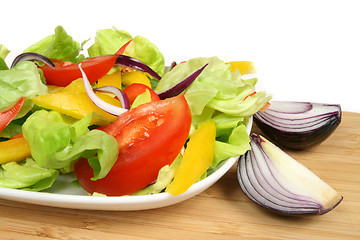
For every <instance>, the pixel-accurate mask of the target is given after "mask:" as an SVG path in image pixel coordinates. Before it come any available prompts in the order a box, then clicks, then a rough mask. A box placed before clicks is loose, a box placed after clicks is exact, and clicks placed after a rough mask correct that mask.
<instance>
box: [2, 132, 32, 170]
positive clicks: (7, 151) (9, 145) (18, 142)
mask: <svg viewBox="0 0 360 240" xmlns="http://www.w3.org/2000/svg"><path fill="white" fill-rule="evenodd" d="M28 157H31V151H30V145H29V143H28V141H27V140H26V139H25V138H23V137H20V138H14V139H10V140H7V141H4V142H0V164H4V163H8V162H21V161H23V160H25V159H26V158H28Z"/></svg>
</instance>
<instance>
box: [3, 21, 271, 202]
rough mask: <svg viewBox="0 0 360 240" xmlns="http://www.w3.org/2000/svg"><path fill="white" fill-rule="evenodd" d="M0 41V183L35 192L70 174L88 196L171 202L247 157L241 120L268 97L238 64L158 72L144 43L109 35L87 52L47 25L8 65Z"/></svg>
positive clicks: (204, 60)
mask: <svg viewBox="0 0 360 240" xmlns="http://www.w3.org/2000/svg"><path fill="white" fill-rule="evenodd" d="M90 37H91V36H90ZM2 44H3V45H0V96H1V97H0V111H1V112H0V130H1V131H0V137H1V142H0V152H1V154H0V164H1V167H0V187H5V188H14V189H22V190H30V191H44V190H46V189H47V188H49V187H51V186H52V184H53V183H54V181H56V179H57V177H58V176H59V175H61V174H73V175H75V176H76V179H77V180H76V181H75V182H74V184H76V185H78V186H79V187H82V188H84V189H85V190H86V191H87V192H88V193H89V194H102V195H105V196H123V195H145V194H156V193H160V192H164V191H166V192H168V193H170V194H172V195H179V194H181V193H183V192H185V191H186V190H187V189H188V188H189V187H190V186H191V185H192V184H194V183H195V182H197V181H199V180H201V179H203V178H205V177H206V176H207V175H209V174H211V173H212V172H213V171H214V170H215V169H216V167H217V166H218V165H219V164H221V163H222V162H223V161H225V160H226V159H228V158H230V157H233V156H239V155H242V154H244V153H245V152H246V151H247V150H249V149H250V146H249V142H250V139H249V136H248V134H247V132H246V124H247V122H248V119H249V117H251V116H252V115H253V114H254V113H256V112H257V111H259V110H261V109H262V108H264V107H266V106H267V103H268V101H269V100H270V98H271V97H270V96H269V95H267V94H266V93H265V92H262V91H260V92H255V84H256V82H257V79H256V78H250V79H248V78H244V77H243V75H242V73H244V71H242V70H243V69H247V67H248V65H244V64H242V62H224V61H223V60H220V59H218V58H217V57H199V58H194V59H184V61H183V62H181V63H175V62H174V63H173V64H172V65H171V66H167V67H166V66H165V60H164V56H163V54H162V53H161V51H160V50H159V49H158V47H157V46H155V45H154V44H153V43H152V42H150V41H149V40H148V39H147V38H145V37H142V36H135V37H133V36H131V35H130V33H128V32H126V31H123V30H118V29H116V28H112V29H103V30H98V31H97V33H96V36H95V41H94V43H93V44H92V45H91V46H89V47H86V45H87V44H88V42H87V41H84V42H81V43H80V42H77V41H75V40H74V39H73V38H72V37H71V36H69V35H68V34H67V33H66V31H65V30H64V28H63V27H61V26H58V27H56V29H55V33H54V34H52V35H49V36H48V37H46V38H44V39H41V40H39V42H37V43H35V44H33V45H32V46H19V47H27V48H26V49H25V50H24V51H23V53H22V54H20V55H19V56H18V57H17V58H15V59H14V61H13V62H12V64H11V66H8V65H7V64H6V62H5V58H6V56H7V54H8V53H9V50H8V49H7V48H6V47H5V45H6V43H2ZM244 66H245V67H244ZM248 70H249V69H247V70H246V71H248ZM246 71H245V73H247V72H246Z"/></svg>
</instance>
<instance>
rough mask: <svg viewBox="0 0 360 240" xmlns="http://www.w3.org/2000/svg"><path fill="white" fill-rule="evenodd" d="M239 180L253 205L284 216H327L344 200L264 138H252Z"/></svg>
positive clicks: (244, 156)
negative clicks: (255, 204)
mask: <svg viewBox="0 0 360 240" xmlns="http://www.w3.org/2000/svg"><path fill="white" fill-rule="evenodd" d="M250 146H251V150H249V151H247V152H246V153H245V154H244V155H242V156H241V157H240V158H239V161H238V165H237V178H238V181H239V184H240V187H241V189H242V190H243V192H244V193H245V195H246V196H248V197H249V199H251V200H252V201H253V202H255V203H257V204H259V205H260V206H262V207H265V208H267V209H270V210H272V211H275V212H277V213H282V214H319V215H321V214H324V213H327V212H329V211H331V210H332V209H334V208H335V207H336V206H337V205H338V204H339V203H340V202H341V201H342V199H343V197H342V196H341V195H340V194H339V193H337V192H336V191H335V190H334V189H333V188H332V187H330V186H329V185H328V184H327V183H325V182H324V181H323V180H321V179H320V178H319V177H317V176H316V175H315V174H314V173H312V172H311V171H310V170H309V169H308V168H306V167H305V166H304V165H302V164H301V163H299V162H298V161H296V160H295V159H293V158H292V157H290V156H289V155H288V154H286V153H285V152H283V151H282V150H281V149H280V148H278V147H277V146H275V145H274V144H272V143H271V142H269V141H268V140H267V139H265V138H264V137H262V136H260V135H257V134H254V133H253V134H252V135H251V142H250Z"/></svg>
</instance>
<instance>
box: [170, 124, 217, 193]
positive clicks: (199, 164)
mask: <svg viewBox="0 0 360 240" xmlns="http://www.w3.org/2000/svg"><path fill="white" fill-rule="evenodd" d="M215 136H216V127H215V123H214V122H213V121H206V122H202V123H200V124H199V126H198V128H197V129H196V130H195V131H194V133H193V135H192V136H191V137H190V140H189V142H188V144H187V148H186V149H185V152H184V156H183V159H182V161H181V163H180V165H179V166H178V167H177V168H176V169H175V172H174V179H173V181H172V182H171V183H170V184H169V185H168V186H167V188H166V190H165V191H166V192H168V193H170V194H172V195H174V196H176V195H179V194H181V193H183V192H185V191H186V190H187V189H188V188H189V187H191V186H192V185H193V184H194V183H195V182H196V181H198V180H199V178H200V177H201V176H202V175H203V174H204V173H205V171H206V170H207V169H208V168H209V167H210V166H211V164H212V161H213V158H214V151H215V150H214V149H215Z"/></svg>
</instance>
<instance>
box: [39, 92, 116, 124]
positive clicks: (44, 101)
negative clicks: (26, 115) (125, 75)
mask: <svg viewBox="0 0 360 240" xmlns="http://www.w3.org/2000/svg"><path fill="white" fill-rule="evenodd" d="M65 88H66V87H65ZM96 95H98V96H99V97H100V98H101V99H102V100H104V101H105V102H107V103H110V104H112V105H115V106H118V107H121V103H120V101H118V100H117V99H115V98H113V97H112V96H110V95H108V94H106V93H100V92H99V93H96ZM32 100H33V102H34V103H35V104H37V105H39V106H41V107H44V108H47V109H52V110H55V111H57V112H60V113H63V114H66V115H69V116H71V117H73V118H76V119H82V118H84V117H85V116H87V115H88V114H90V113H91V112H95V113H97V115H98V116H100V117H95V118H93V120H92V122H91V124H97V125H100V126H103V125H107V124H109V123H110V122H113V121H115V119H116V116H113V115H111V114H109V113H107V112H105V111H104V110H102V109H101V108H99V107H98V106H96V105H95V104H94V103H93V102H92V101H91V99H90V98H89V96H88V95H87V94H86V92H67V91H60V92H56V93H50V94H46V95H41V96H37V97H34V98H32Z"/></svg>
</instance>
